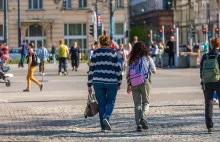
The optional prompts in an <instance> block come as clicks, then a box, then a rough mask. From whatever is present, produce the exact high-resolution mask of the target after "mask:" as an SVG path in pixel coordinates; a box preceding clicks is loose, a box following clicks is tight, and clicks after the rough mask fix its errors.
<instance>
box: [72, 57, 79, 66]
mask: <svg viewBox="0 0 220 142" xmlns="http://www.w3.org/2000/svg"><path fill="white" fill-rule="evenodd" d="M71 63H72V67H76V68H78V67H79V57H71Z"/></svg>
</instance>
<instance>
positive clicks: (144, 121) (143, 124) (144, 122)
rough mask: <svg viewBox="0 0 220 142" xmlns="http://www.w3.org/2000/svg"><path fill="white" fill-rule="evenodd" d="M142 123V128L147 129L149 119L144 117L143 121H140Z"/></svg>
mask: <svg viewBox="0 0 220 142" xmlns="http://www.w3.org/2000/svg"><path fill="white" fill-rule="evenodd" d="M140 123H141V125H142V128H143V129H144V130H147V129H148V125H147V121H146V120H144V119H143V118H141V121H140Z"/></svg>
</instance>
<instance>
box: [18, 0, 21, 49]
mask: <svg viewBox="0 0 220 142" xmlns="http://www.w3.org/2000/svg"><path fill="white" fill-rule="evenodd" d="M18 47H21V20H20V0H18Z"/></svg>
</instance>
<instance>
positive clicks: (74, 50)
mask: <svg viewBox="0 0 220 142" xmlns="http://www.w3.org/2000/svg"><path fill="white" fill-rule="evenodd" d="M70 55H71V63H72V68H73V69H72V71H74V70H75V71H77V69H78V67H79V60H80V59H81V52H80V49H79V47H78V44H77V42H74V45H73V46H72V47H71V48H70Z"/></svg>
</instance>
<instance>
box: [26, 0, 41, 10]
mask: <svg viewBox="0 0 220 142" xmlns="http://www.w3.org/2000/svg"><path fill="white" fill-rule="evenodd" d="M42 8H43V2H42V0H29V9H31V10H39V9H42Z"/></svg>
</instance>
